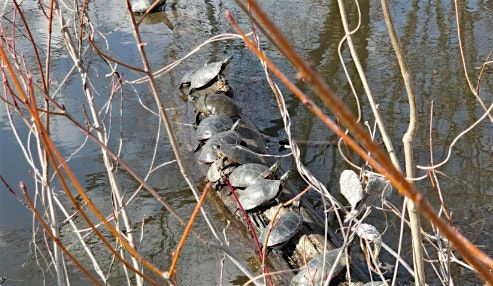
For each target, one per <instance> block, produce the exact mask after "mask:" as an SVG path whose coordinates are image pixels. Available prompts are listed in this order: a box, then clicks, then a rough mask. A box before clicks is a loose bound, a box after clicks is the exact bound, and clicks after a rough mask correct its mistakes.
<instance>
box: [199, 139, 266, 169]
mask: <svg viewBox="0 0 493 286" xmlns="http://www.w3.org/2000/svg"><path fill="white" fill-rule="evenodd" d="M208 144H209V142H207V144H206V145H208ZM204 146H205V145H204ZM212 149H213V150H214V151H216V154H217V155H218V157H224V158H225V159H227V161H228V162H230V163H234V164H238V165H241V164H246V163H257V164H261V163H264V159H263V158H262V156H261V154H258V153H255V152H253V151H252V150H250V149H248V148H247V147H245V146H241V145H238V144H222V145H213V146H212Z"/></svg>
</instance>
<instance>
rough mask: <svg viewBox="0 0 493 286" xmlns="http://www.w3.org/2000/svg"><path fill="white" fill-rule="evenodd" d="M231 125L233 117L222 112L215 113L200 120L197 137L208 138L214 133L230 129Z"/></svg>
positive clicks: (199, 138) (198, 138)
mask: <svg viewBox="0 0 493 286" xmlns="http://www.w3.org/2000/svg"><path fill="white" fill-rule="evenodd" d="M231 126H233V120H232V119H231V118H229V117H227V116H224V115H221V114H214V115H212V116H209V117H207V118H204V119H203V120H202V121H201V122H200V124H199V126H198V127H197V132H196V133H195V137H196V138H197V140H207V139H209V138H211V137H212V136H213V135H216V134H218V133H220V132H223V131H228V130H230V129H231Z"/></svg>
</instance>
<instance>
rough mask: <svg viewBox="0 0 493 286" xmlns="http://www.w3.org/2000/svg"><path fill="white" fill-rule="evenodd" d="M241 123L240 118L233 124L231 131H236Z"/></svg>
mask: <svg viewBox="0 0 493 286" xmlns="http://www.w3.org/2000/svg"><path fill="white" fill-rule="evenodd" d="M239 125H240V119H238V120H236V121H235V123H234V124H233V126H231V129H229V130H231V131H234V130H235V129H236V128H237V127H238V126H239Z"/></svg>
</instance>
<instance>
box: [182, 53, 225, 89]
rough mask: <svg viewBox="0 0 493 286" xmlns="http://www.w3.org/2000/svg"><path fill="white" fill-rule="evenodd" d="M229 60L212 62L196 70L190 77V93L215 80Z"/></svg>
mask: <svg viewBox="0 0 493 286" xmlns="http://www.w3.org/2000/svg"><path fill="white" fill-rule="evenodd" d="M229 60H230V58H227V59H224V60H222V61H219V62H212V63H209V64H206V65H205V66H203V67H201V68H199V69H198V70H196V71H195V72H194V73H193V74H191V75H190V91H192V90H194V89H199V88H202V87H204V86H206V85H207V84H208V83H210V82H211V81H212V80H213V79H214V78H216V77H217V76H218V75H219V74H220V73H221V71H222V70H223V69H224V67H225V66H226V65H227V64H228V63H229Z"/></svg>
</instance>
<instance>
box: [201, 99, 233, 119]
mask: <svg viewBox="0 0 493 286" xmlns="http://www.w3.org/2000/svg"><path fill="white" fill-rule="evenodd" d="M195 110H196V111H197V119H199V118H200V115H201V114H203V115H205V116H209V115H212V114H222V115H225V116H228V117H231V118H234V117H238V116H239V115H240V110H241V109H240V107H238V105H236V103H235V101H234V100H233V99H231V98H230V97H227V96H225V95H224V94H221V93H212V94H206V95H205V96H201V97H199V98H198V99H197V102H196V103H195Z"/></svg>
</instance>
